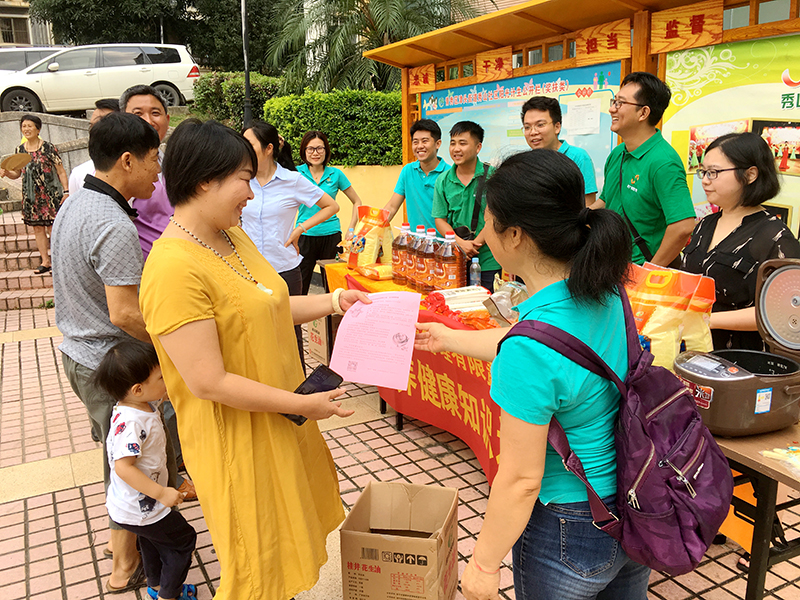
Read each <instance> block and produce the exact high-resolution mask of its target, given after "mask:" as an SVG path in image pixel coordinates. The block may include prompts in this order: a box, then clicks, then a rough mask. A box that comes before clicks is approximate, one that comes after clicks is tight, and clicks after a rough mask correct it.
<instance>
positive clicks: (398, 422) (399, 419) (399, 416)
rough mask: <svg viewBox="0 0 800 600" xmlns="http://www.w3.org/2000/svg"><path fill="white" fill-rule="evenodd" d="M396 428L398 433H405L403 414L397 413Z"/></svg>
mask: <svg viewBox="0 0 800 600" xmlns="http://www.w3.org/2000/svg"><path fill="white" fill-rule="evenodd" d="M394 428H395V429H397V431H403V415H402V413H397V415H395V418H394Z"/></svg>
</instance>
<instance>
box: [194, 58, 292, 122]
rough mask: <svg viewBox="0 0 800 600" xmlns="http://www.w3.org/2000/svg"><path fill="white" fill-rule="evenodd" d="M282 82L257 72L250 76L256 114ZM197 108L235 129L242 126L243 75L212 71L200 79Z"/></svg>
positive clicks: (251, 97)
mask: <svg viewBox="0 0 800 600" xmlns="http://www.w3.org/2000/svg"><path fill="white" fill-rule="evenodd" d="M279 87H280V80H279V79H277V78H275V77H267V76H265V75H260V74H258V73H251V74H250V99H251V102H252V105H253V114H254V115H256V116H257V115H258V113H259V111H260V110H261V107H262V106H264V102H266V101H267V100H268V99H270V98H272V97H273V96H275V95H276V94H277V93H278V88H279ZM194 108H195V109H196V110H197V111H198V112H201V113H205V114H207V115H208V116H209V117H211V118H213V119H216V120H218V121H225V122H227V123H228V124H229V125H230V126H231V127H233V128H234V129H240V128H241V126H242V117H243V115H244V73H238V72H235V73H229V72H221V71H212V72H211V73H204V74H203V75H201V76H200V78H199V79H198V80H197V83H195V86H194Z"/></svg>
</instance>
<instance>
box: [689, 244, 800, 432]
mask: <svg viewBox="0 0 800 600" xmlns="http://www.w3.org/2000/svg"><path fill="white" fill-rule="evenodd" d="M756 321H757V323H758V331H759V333H760V334H761V337H762V338H763V339H764V341H765V342H766V343H767V347H768V348H769V349H770V352H756V351H753V350H715V351H713V352H706V353H704V352H683V353H682V354H680V355H678V357H677V358H676V359H675V373H676V375H678V377H679V378H680V379H681V380H683V382H684V383H685V384H686V385H687V387H689V389H691V390H692V391H693V393H694V397H695V401H696V402H697V406H698V408H699V409H700V414H701V415H702V417H703V422H704V423H705V424H706V426H707V427H708V428H709V430H710V431H711V433H713V434H714V435H721V436H726V437H736V436H743V435H754V434H758V433H767V432H769V431H776V430H778V429H783V428H784V427H788V426H789V425H792V424H793V423H797V421H798V419H800V260H798V259H774V260H768V261H765V262H764V263H763V264H762V265H761V267H760V268H759V270H758V280H757V282H756Z"/></svg>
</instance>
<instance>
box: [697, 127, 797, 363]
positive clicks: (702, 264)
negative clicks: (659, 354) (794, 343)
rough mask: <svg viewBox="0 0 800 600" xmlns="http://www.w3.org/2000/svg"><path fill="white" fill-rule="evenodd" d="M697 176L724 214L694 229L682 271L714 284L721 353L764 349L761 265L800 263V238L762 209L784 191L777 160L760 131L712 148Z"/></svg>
mask: <svg viewBox="0 0 800 600" xmlns="http://www.w3.org/2000/svg"><path fill="white" fill-rule="evenodd" d="M697 177H698V178H699V179H700V180H701V181H702V183H703V190H704V191H705V193H706V197H707V198H708V201H709V202H710V203H711V204H713V205H714V206H716V207H718V208H719V211H718V212H715V213H712V214H710V215H708V216H706V217H705V218H703V219H702V220H701V221H700V222H699V223H698V224H697V225H696V226H695V228H694V231H693V232H692V238H691V241H690V242H689V245H688V246H687V247H686V249H685V250H684V254H683V264H682V268H683V270H684V271H688V272H690V273H701V274H703V275H707V276H708V277H711V278H713V279H714V282H715V284H716V293H717V298H716V302H714V307H713V309H712V310H713V312H712V314H711V335H712V337H713V339H714V348H715V349H717V350H720V349H724V348H737V349H746V350H764V349H765V347H764V342H763V340H762V339H761V336H760V335H759V333H758V328H757V326H756V309H755V295H756V279H757V274H758V268H759V266H760V265H761V263H762V262H764V261H765V260H769V259H771V258H800V243H798V241H797V238H795V236H794V235H793V234H792V232H791V231H790V230H789V228H788V227H787V226H786V224H785V223H783V221H781V220H780V219H778V218H777V217H775V216H773V215H771V214H770V213H768V212H767V211H766V210H764V208H763V207H762V206H761V204H762V203H764V202H766V201H768V200H771V199H772V198H774V197H775V196H777V195H778V192H779V191H780V182H779V181H778V172H777V170H776V168H775V157H774V156H773V154H772V152H771V151H770V149H769V146H768V145H767V143H766V142H765V141H764V140H763V139H761V138H760V137H759V136H757V135H756V134H754V133H731V134H728V135H723V136H722V137H719V138H717V139H716V140H714V141H713V142H712V143H711V144H709V146H708V148H707V149H706V152H705V155H704V156H703V163H702V165H701V166H700V168H699V169H697Z"/></svg>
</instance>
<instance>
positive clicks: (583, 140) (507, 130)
mask: <svg viewBox="0 0 800 600" xmlns="http://www.w3.org/2000/svg"><path fill="white" fill-rule="evenodd" d="M620 74H621V64H620V63H619V62H610V63H604V64H599V65H591V66H585V67H576V68H573V69H566V70H562V71H552V72H549V73H540V74H536V75H528V76H525V77H515V78H511V79H504V80H501V81H491V82H486V83H477V84H474V85H468V86H463V87H454V88H450V89H445V90H438V91H432V92H425V93H422V94H421V106H420V111H421V117H422V118H423V119H432V120H434V121H436V122H437V123H438V125H439V127H441V129H442V137H443V140H444V143H443V149H442V158H445V159H446V160H448V162H449V156H448V154H447V150H446V149H445V148H446V147H447V144H448V139H449V137H448V131H449V130H450V128H451V127H452V126H453V125H454V124H455V123H457V122H458V121H475V122H476V123H478V124H479V125H481V127H483V128H484V131H485V137H484V142H483V149H482V150H481V154H480V159H481V160H482V161H485V162H490V163H492V164H495V165H496V164H499V163H500V162H502V160H503V159H504V158H505V157H507V156H509V155H510V154H513V153H516V152H520V151H523V150H528V144H527V143H526V142H525V138H524V137H523V134H522V120H521V118H520V110H521V108H522V105H523V104H524V103H525V101H526V100H528V99H529V98H530V97H532V96H549V97H552V98H557V99H558V101H559V102H560V103H561V111H562V118H563V123H562V129H561V134H560V135H559V139H561V140H563V141H566V142H567V143H568V144H571V145H573V146H578V147H580V148H583V149H584V150H586V151H587V152H588V153H589V156H591V158H592V162H593V163H594V169H595V177H596V179H597V186H598V189H602V188H603V166H604V165H605V162H606V158H607V157H608V154H609V153H610V152H611V149H612V148H613V147H614V145H615V144H616V135H615V134H613V133H612V132H611V130H610V126H611V117H610V116H609V114H608V107H609V104H610V101H611V99H612V98H613V97H614V94H615V93H616V92H617V91H618V90H619V83H620V78H621V75H620ZM570 111H572V112H570Z"/></svg>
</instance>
